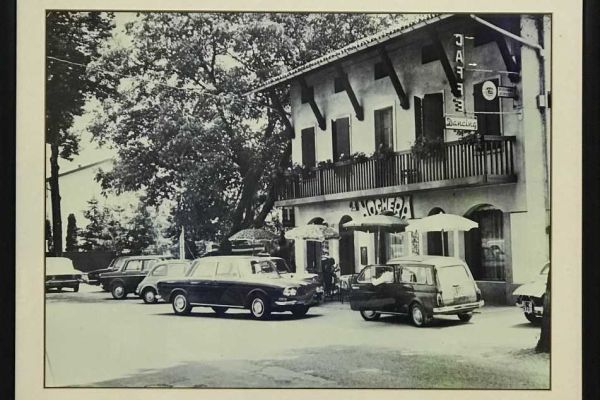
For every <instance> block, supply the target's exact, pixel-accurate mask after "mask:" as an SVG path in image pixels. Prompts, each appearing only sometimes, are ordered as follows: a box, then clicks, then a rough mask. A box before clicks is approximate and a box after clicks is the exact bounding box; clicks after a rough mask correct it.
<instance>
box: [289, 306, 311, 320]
mask: <svg viewBox="0 0 600 400" xmlns="http://www.w3.org/2000/svg"><path fill="white" fill-rule="evenodd" d="M309 308H310V307H309V306H295V307H294V308H292V314H293V315H294V317H296V318H300V317H304V316H305V315H306V313H307V312H308V309H309Z"/></svg>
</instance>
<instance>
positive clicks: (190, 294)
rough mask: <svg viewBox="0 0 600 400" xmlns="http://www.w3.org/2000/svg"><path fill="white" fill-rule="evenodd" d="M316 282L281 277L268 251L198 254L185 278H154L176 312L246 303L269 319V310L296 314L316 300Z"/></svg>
mask: <svg viewBox="0 0 600 400" xmlns="http://www.w3.org/2000/svg"><path fill="white" fill-rule="evenodd" d="M318 286H319V285H318V283H316V282H313V281H312V279H311V281H307V280H304V279H295V278H291V277H287V278H285V277H284V276H282V275H281V274H280V273H279V272H278V269H277V265H276V263H275V262H274V261H273V260H271V259H269V258H266V257H258V256H257V257H254V256H216V257H204V258H200V259H197V260H196V261H195V262H194V264H193V265H192V267H191V269H190V271H189V272H188V274H187V276H186V277H185V278H183V279H166V280H161V281H159V282H158V284H157V287H158V294H159V295H160V296H161V297H162V298H163V299H165V300H166V301H168V302H171V303H172V305H173V311H174V312H175V314H179V315H185V314H189V313H190V312H191V310H192V307H195V306H202V307H212V309H213V310H214V311H215V312H216V313H217V314H219V315H222V314H224V313H225V312H226V311H227V310H228V309H229V308H242V309H244V308H245V309H249V310H250V313H251V315H252V317H254V318H256V319H268V318H269V316H270V314H271V312H284V311H291V312H292V314H294V315H295V316H297V317H300V316H303V315H305V314H306V313H307V312H308V310H309V308H310V307H312V306H314V305H317V304H318V302H319V300H318V293H317V287H318Z"/></svg>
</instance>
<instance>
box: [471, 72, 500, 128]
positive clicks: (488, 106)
mask: <svg viewBox="0 0 600 400" xmlns="http://www.w3.org/2000/svg"><path fill="white" fill-rule="evenodd" d="M490 81H492V82H494V84H495V85H496V87H498V85H499V84H500V80H499V79H490ZM482 87H483V82H480V83H477V84H475V85H473V97H474V108H475V116H476V118H477V133H479V134H481V135H501V134H502V132H501V123H500V98H499V97H498V96H496V98H494V99H493V100H486V99H485V98H484V97H483V93H482V91H481V88H482ZM478 113H481V114H478Z"/></svg>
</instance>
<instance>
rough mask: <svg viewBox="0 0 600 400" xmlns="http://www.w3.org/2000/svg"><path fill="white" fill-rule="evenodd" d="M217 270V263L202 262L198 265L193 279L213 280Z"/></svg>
mask: <svg viewBox="0 0 600 400" xmlns="http://www.w3.org/2000/svg"><path fill="white" fill-rule="evenodd" d="M216 269H217V262H216V261H200V262H198V263H197V264H196V268H195V269H194V273H193V274H192V277H194V278H212V277H214V276H215V270H216Z"/></svg>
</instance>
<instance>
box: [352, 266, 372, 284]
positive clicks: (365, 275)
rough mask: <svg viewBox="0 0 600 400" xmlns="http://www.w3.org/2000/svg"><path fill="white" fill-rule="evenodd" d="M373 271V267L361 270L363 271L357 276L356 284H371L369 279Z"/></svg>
mask: <svg viewBox="0 0 600 400" xmlns="http://www.w3.org/2000/svg"><path fill="white" fill-rule="evenodd" d="M373 269H374V267H368V268H365V269H363V271H362V272H361V273H360V275H358V278H356V282H359V283H368V282H371V278H372V276H373Z"/></svg>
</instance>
